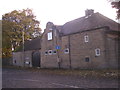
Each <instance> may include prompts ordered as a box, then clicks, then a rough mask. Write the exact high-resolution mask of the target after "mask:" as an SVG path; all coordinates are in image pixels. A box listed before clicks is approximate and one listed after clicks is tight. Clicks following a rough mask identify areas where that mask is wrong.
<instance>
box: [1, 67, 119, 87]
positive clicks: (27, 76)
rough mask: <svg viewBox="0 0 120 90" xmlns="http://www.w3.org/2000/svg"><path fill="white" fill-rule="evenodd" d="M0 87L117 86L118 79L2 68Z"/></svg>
mask: <svg viewBox="0 0 120 90" xmlns="http://www.w3.org/2000/svg"><path fill="white" fill-rule="evenodd" d="M2 88H86V89H87V88H118V81H117V80H115V79H102V78H94V77H89V78H83V77H81V76H72V75H59V74H54V73H46V72H44V71H42V72H39V71H34V70H29V69H28V70H18V69H5V68H4V69H3V73H2Z"/></svg>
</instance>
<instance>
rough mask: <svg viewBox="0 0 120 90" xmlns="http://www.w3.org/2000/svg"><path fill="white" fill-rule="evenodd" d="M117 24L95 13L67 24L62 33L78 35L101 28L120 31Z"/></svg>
mask: <svg viewBox="0 0 120 90" xmlns="http://www.w3.org/2000/svg"><path fill="white" fill-rule="evenodd" d="M118 25H119V26H120V24H118V23H117V22H115V21H113V20H111V19H109V18H107V17H105V16H103V15H102V14H100V13H98V12H97V13H93V14H92V15H89V16H84V17H81V18H78V19H75V20H72V21H70V22H67V23H65V24H64V25H63V26H62V29H61V33H62V34H63V35H68V34H72V33H77V32H80V31H85V30H90V29H95V28H100V27H104V26H108V27H109V28H110V29H111V30H117V31H118V30H119V29H118Z"/></svg>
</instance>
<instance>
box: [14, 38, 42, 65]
mask: <svg viewBox="0 0 120 90" xmlns="http://www.w3.org/2000/svg"><path fill="white" fill-rule="evenodd" d="M21 47H23V45H22V46H21ZM40 50H41V39H40V38H35V39H33V40H30V41H25V43H24V49H22V48H21V49H19V50H18V51H16V52H13V65H15V66H22V67H40V65H41V55H40Z"/></svg>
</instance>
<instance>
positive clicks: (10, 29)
mask: <svg viewBox="0 0 120 90" xmlns="http://www.w3.org/2000/svg"><path fill="white" fill-rule="evenodd" d="M39 24H40V22H39V21H38V20H36V18H35V16H34V14H33V12H32V10H31V9H23V10H19V11H17V10H14V11H12V12H10V13H6V14H4V15H3V16H2V35H3V36H2V37H3V38H2V44H3V45H2V46H3V56H8V55H9V54H8V55H7V53H9V52H10V53H11V50H12V48H14V50H15V49H16V48H17V47H18V46H19V45H20V44H21V43H22V42H23V41H25V40H29V39H33V38H35V37H38V36H40V35H41V29H40V27H39Z"/></svg>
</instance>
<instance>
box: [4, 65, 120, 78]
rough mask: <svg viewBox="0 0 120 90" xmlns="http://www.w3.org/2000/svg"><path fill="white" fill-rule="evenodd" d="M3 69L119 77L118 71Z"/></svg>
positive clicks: (13, 67)
mask: <svg viewBox="0 0 120 90" xmlns="http://www.w3.org/2000/svg"><path fill="white" fill-rule="evenodd" d="M3 68H12V69H18V70H30V71H32V72H43V73H49V74H57V75H69V76H70V75H71V76H81V77H96V78H100V77H101V78H103V77H104V78H117V77H118V76H120V73H119V71H120V70H117V69H94V70H91V69H90V70H89V69H71V70H70V69H47V68H46V69H41V68H39V69H38V68H23V67H16V66H6V67H3Z"/></svg>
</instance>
